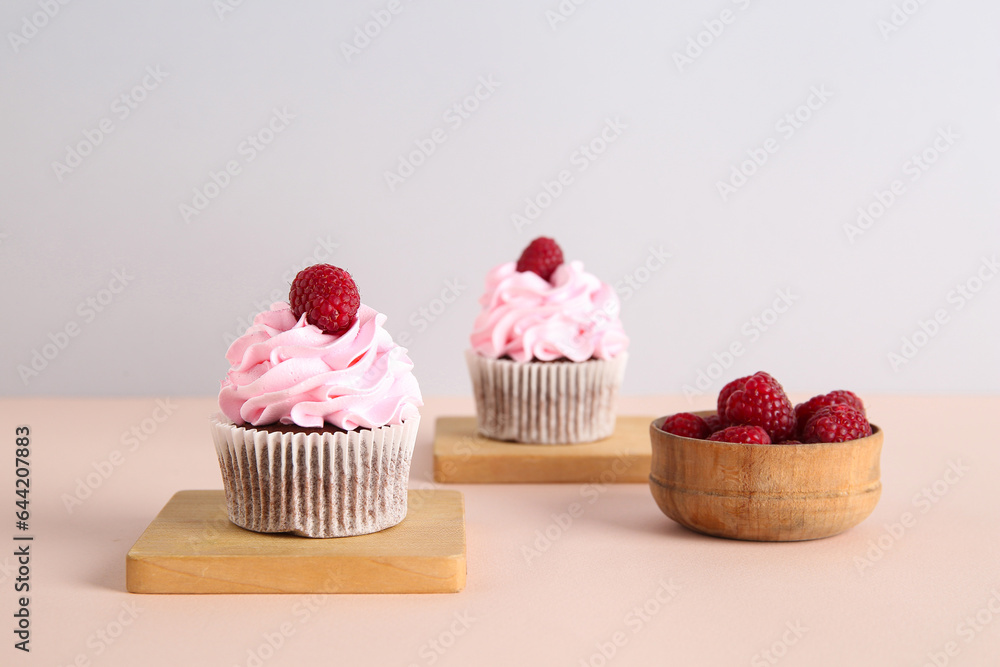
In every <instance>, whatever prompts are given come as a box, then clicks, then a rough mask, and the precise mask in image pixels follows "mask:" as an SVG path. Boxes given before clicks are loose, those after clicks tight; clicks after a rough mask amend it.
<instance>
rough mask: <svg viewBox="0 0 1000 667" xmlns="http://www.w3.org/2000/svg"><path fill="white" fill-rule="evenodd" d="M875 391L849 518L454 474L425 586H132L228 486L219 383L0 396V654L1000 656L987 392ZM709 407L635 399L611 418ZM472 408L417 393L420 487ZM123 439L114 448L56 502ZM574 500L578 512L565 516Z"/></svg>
mask: <svg viewBox="0 0 1000 667" xmlns="http://www.w3.org/2000/svg"><path fill="white" fill-rule="evenodd" d="M793 398H802V397H795V396H793ZM867 398H868V400H867V403H868V406H869V413H870V415H871V416H872V418H873V420H874V421H876V422H877V423H879V424H880V425H881V426H882V427H883V428H884V429H885V432H886V439H885V448H884V451H883V455H882V480H883V484H884V489H883V494H882V500H881V502H880V504H879V506H878V507H877V508H876V510H875V513H874V514H873V515H872V516H871V517H870V518H869V519H867V520H866V521H865V522H864V523H862V524H861V525H860V526H858V527H856V528H854V529H853V530H850V531H848V532H846V533H844V534H842V535H839V536H836V537H833V538H830V539H825V540H819V541H815V542H803V543H790V544H758V543H744V542H735V541H727V540H719V539H713V538H709V537H703V536H700V535H697V534H694V533H690V532H688V531H686V530H684V529H682V528H680V527H679V526H677V525H675V524H673V523H672V522H671V521H670V520H668V519H667V518H666V517H665V516H663V515H662V514H661V513H660V511H659V510H658V509H657V507H656V505H655V504H654V502H653V500H652V497H651V496H650V493H649V490H648V488H647V487H646V486H645V485H643V484H631V485H620V486H613V487H605V488H599V487H594V486H590V487H586V486H583V485H576V484H570V485H538V486H525V485H481V486H479V485H456V486H454V487H449V488H457V489H459V490H461V491H462V492H464V494H465V499H466V507H467V512H468V514H467V539H468V586H467V588H466V589H465V591H463V592H462V593H459V594H454V595H432V596H422V595H414V596H403V595H385V596H358V595H349V596H348V595H345V596H297V595H295V596H293V595H288V596H281V595H278V596H274V595H243V596H139V595H130V594H128V593H126V592H125V553H126V552H127V551H128V549H129V547H130V546H131V545H132V543H133V542H134V541H135V540H136V538H137V537H138V536H139V534H140V533H141V532H142V531H143V529H144V528H145V527H146V525H147V524H148V523H149V521H150V520H151V519H152V518H153V516H154V515H155V514H156V513H157V512H158V511H159V510H160V508H161V507H162V506H163V505H164V503H166V501H167V499H168V498H170V496H171V495H172V494H173V493H174V492H175V491H178V490H181V489H207V488H221V479H220V474H219V469H218V465H217V461H216V457H215V452H214V449H213V447H212V444H211V440H210V438H209V431H208V424H207V416H208V415H209V414H210V413H211V412H213V411H214V405H215V403H214V399H212V398H184V399H179V398H171V399H169V400H166V399H163V398H161V399H155V398H130V399H11V398H6V399H2V400H0V433H2V434H4V435H3V437H4V438H5V439H6V440H7V441H8V442H7V452H8V455H7V457H6V459H7V461H6V462H5V464H4V466H5V470H6V472H5V474H4V476H3V479H4V480H6V482H5V485H6V486H7V487H8V490H7V491H5V492H4V493H2V494H0V497H3V498H7V503H8V505H9V508H8V510H9V511H8V512H6V514H5V515H4V514H0V516H6V519H4V521H3V522H2V523H0V526H3V528H2V530H0V540H3V541H4V542H6V543H7V545H8V546H7V547H4V548H2V549H0V590H2V591H3V593H2V594H0V598H2V609H3V617H4V618H6V619H7V620H6V621H4V622H3V623H0V630H3V636H5V637H7V639H6V641H5V646H3V647H2V648H0V656H2V657H0V664H2V665H9V664H32V665H34V664H37V665H46V666H56V665H59V666H64V665H70V664H78V665H88V664H92V665H135V666H145V667H152V666H155V665H213V666H214V665H221V666H226V667H229V666H231V665H243V666H254V665H258V666H259V665H268V666H269V667H270V666H275V665H313V664H316V665H319V664H323V665H333V664H335V665H362V664H365V665H401V666H403V667H405V666H407V665H420V666H424V665H427V666H429V665H520V664H538V665H571V666H577V665H593V666H595V667H599V666H600V665H640V664H658V665H659V664H664V665H665V664H670V665H751V666H755V665H772V664H781V665H788V666H792V665H810V666H812V665H837V666H844V665H924V664H925V663H926V664H935V662H933V661H932V658H933V659H934V660H936V662H937V664H938V665H942V664H949V665H970V666H972V665H975V666H979V665H1000V509H998V500H1000V438H998V437H997V434H998V433H1000V430H998V426H997V423H996V422H997V419H998V415H1000V398H997V397H990V398H983V397H963V398H959V397H952V398H932V397H889V396H882V397H880V396H872V397H867ZM708 403H710V401H701V402H699V403H696V404H695V405H694V406H689V405H688V403H687V402H686V400H685V399H684V398H682V397H676V396H675V397H662V398H652V397H643V398H626V399H624V400H623V401H622V413H623V414H665V413H668V412H675V411H678V410H682V409H689V407H695V408H701V407H708ZM158 407H159V410H158V409H157V408H158ZM471 412H472V404H471V400H468V399H444V398H433V399H429V400H428V401H427V406H426V408H425V409H424V410H423V415H424V417H423V419H424V421H423V423H422V425H421V433H420V439H419V441H418V443H417V452H416V454H415V457H414V463H413V472H412V476H411V482H410V484H411V487H412V488H429V487H432V486H434V484H433V482H432V477H431V438H432V436H433V429H434V420H435V417H436V416H438V415H441V414H471ZM167 413H169V414H167ZM154 416H155V417H160V418H161V419H162V422H161V423H157V422H156V421H155V420H154ZM19 424H29V425H30V426H31V428H32V436H33V440H32V441H33V446H32V449H33V455H32V464H33V471H32V483H33V486H32V495H31V510H32V519H31V521H32V531H31V532H32V533H33V534H34V535H35V537H36V540H35V542H34V543H33V544H32V554H33V560H32V573H31V586H32V590H31V614H32V633H33V634H32V642H31V647H32V652H31V653H30V654H29V655H24V654H23V653H21V652H20V651H16V650H14V649H13V643H14V639H13V634H12V629H13V626H14V621H13V618H12V615H11V614H12V613H13V610H14V605H15V593H14V591H13V584H14V577H16V576H17V575H16V573H14V569H13V567H12V566H13V564H14V558H13V556H12V554H13V550H14V548H13V544H14V542H13V540H12V536H13V534H14V533H15V532H16V531H15V530H14V525H13V524H14V521H15V518H14V500H15V497H14V494H13V486H14V482H13V479H14V474H13V464H14V462H13V459H14V427H15V425H19ZM143 427H145V428H146V430H147V431H150V432H151V433H150V434H149V435H146V434H142V428H143ZM133 428H135V429H138V433H140V434H142V439H140V438H133V437H132V436H130V435H128V434H129V432H130V430H132V429H133ZM115 450H118V452H119V453H120V455H119V456H115V457H114V460H115V461H117V462H118V464H119V465H117V466H115V465H113V464H112V471H111V472H110V474H108V475H107V479H103V478H102V479H100V482H99V484H96V488H95V489H93V490H92V491H91V495H90V496H89V497H88V498H86V499H85V500H83V501H82V503H80V504H79V505H73V506H72V511H69V509H68V508H67V506H66V504H65V502H66V498H68V497H71V495H72V494H73V493H74V489H75V487H77V485H78V480H82V481H84V482H85V480H86V477H87V475H88V473H91V472H94V471H95V466H96V468H101V467H103V468H104V472H105V473H107V472H108V467H107V465H104V466H102V465H101V463H102V462H103V461H107V460H108V459H109V457H111V456H112V452H113V451H115ZM949 470H951V471H952V472H949ZM956 470H957V471H960V472H954V471H956ZM90 481H91V482H96V481H97V478H96V477H91V480H90ZM925 489H926V493H927V495H926V496H924V497H922V496H921V493H923V492H924V490H925ZM81 495H83V494H81ZM573 503H579V504H580V505H581V506H582V508H583V513H582V515H579V516H578V517H577V518H575V519H573V520H571V521H570V522H568V523H567V521H566V517H565V516H561V515H564V514H565V513H566V512H567V509H568V508H569V507H570V505H572V504H573ZM578 514H579V513H578ZM904 519H905V520H906V523H907V525H906V526H903V525H902V524H900V522H901V521H902V520H904ZM893 524H897V525H896V526H895V527H893ZM546 532H548V533H549V535H550V536H552V537H554V538H555V539H554V540H553V541H551V542H550V543H549V544H546V543H544V542H542V541H539V535H540V534H544V533H546ZM879 544H881V547H880V546H879ZM536 547H537V549H536ZM526 548H527V549H535V553H534V554H533V555H532V557H530V559H529V557H528V556H526V553H527V552H526ZM529 560H530V562H529ZM643 607H645V611H644V610H643ZM977 619H978V620H977ZM272 645H274V646H276V648H272ZM948 650H950V651H951V653H952V655H950V656H949V655H948V654H947V651H948ZM602 651H603V653H602ZM765 651H770V652H769V653H766V654H765ZM605 654H607V655H609V656H610V657H605Z"/></svg>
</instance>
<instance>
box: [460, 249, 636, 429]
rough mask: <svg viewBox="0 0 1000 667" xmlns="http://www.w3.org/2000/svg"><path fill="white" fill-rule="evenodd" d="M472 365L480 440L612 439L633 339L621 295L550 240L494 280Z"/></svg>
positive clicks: (474, 338) (479, 320)
mask: <svg viewBox="0 0 1000 667" xmlns="http://www.w3.org/2000/svg"><path fill="white" fill-rule="evenodd" d="M479 303H480V305H481V306H482V310H481V311H480V313H479V315H478V316H477V317H476V321H475V323H474V325H473V332H472V335H471V336H470V345H471V347H470V349H469V350H468V351H467V352H466V362H467V363H468V366H469V374H470V376H471V378H472V386H473V393H474V396H475V399H476V415H477V428H478V432H479V434H480V435H483V436H486V437H487V438H492V439H494V440H500V441H508V442H520V443H533V444H546V445H549V444H571V443H580V442H591V441H594V440H600V439H602V438H606V437H608V436H610V435H611V434H612V433H613V432H614V428H615V403H616V398H617V395H618V389H619V387H620V386H621V383H622V378H623V376H624V374H625V363H626V361H627V358H628V355H627V353H626V350H627V348H628V342H629V341H628V337H627V336H626V335H625V331H624V329H623V327H622V323H621V320H620V319H619V317H618V311H619V309H620V303H619V301H618V296H617V294H615V291H614V289H613V288H612V287H611V286H610V285H608V284H607V283H604V282H602V281H601V280H600V279H598V278H597V277H596V276H594V275H593V274H591V273H588V272H587V271H585V270H584V268H583V263H582V262H579V261H571V262H566V261H565V260H564V257H563V252H562V249H561V248H560V247H559V245H558V244H557V243H556V242H555V241H553V240H552V239H550V238H547V237H540V238H537V239H535V240H534V241H532V242H531V244H530V245H528V247H527V248H525V250H524V252H523V253H522V254H521V257H520V259H519V260H518V261H517V262H505V263H503V264H500V265H499V266H497V267H495V268H494V269H493V270H492V271H490V272H489V274H487V276H486V291H485V293H484V294H483V296H482V297H480V299H479Z"/></svg>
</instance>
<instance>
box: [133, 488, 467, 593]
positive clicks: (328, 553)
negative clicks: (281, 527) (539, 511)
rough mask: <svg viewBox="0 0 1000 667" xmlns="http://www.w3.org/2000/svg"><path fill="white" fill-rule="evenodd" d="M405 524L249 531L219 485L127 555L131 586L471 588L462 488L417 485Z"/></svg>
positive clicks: (203, 589) (181, 504)
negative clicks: (377, 528) (370, 529)
mask: <svg viewBox="0 0 1000 667" xmlns="http://www.w3.org/2000/svg"><path fill="white" fill-rule="evenodd" d="M408 503H409V510H408V513H407V516H406V518H405V519H404V520H403V522H402V523H400V524H399V525H396V526H393V527H392V528H388V529H386V530H383V531H381V532H378V533H372V534H370V535H359V536H357V537H338V538H329V539H313V538H307V537H297V536H294V535H289V534H264V533H254V532H251V531H249V530H244V529H242V528H239V527H238V526H236V525H234V524H233V523H231V522H230V521H229V519H228V518H227V514H226V498H225V495H224V494H223V492H222V491H221V490H219V491H180V492H178V493H177V494H175V495H174V497H173V498H171V499H170V501H169V502H168V503H167V505H166V506H165V507H164V508H163V510H162V511H161V512H160V514H159V515H158V516H157V517H156V519H154V520H153V522H152V523H151V524H150V525H149V527H148V528H147V529H146V531H145V532H144V533H143V534H142V536H141V537H139V539H138V541H137V542H136V543H135V545H134V546H133V547H132V549H131V550H130V551H129V552H128V556H127V557H126V587H127V588H128V590H129V591H130V592H132V593H454V592H457V591H460V590H462V588H464V586H465V574H466V572H465V568H466V560H465V505H464V500H463V498H462V494H461V493H459V492H457V491H441V490H427V491H410V492H409V501H408Z"/></svg>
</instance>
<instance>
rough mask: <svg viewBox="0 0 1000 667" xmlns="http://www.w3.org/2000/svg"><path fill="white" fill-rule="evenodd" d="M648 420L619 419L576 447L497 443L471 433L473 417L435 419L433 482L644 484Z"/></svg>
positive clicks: (649, 448) (648, 449)
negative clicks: (606, 434)
mask: <svg viewBox="0 0 1000 667" xmlns="http://www.w3.org/2000/svg"><path fill="white" fill-rule="evenodd" d="M653 419H654V418H653V417H618V419H617V421H616V423H615V432H614V434H613V435H612V436H611V437H610V438H605V439H604V440H599V441H597V442H587V443H582V444H577V445H525V444H520V443H514V442H500V441H498V440H491V439H490V438H485V437H483V436H481V435H479V434H478V433H477V432H476V418H475V417H440V418H438V420H437V427H436V430H435V433H434V479H435V480H436V481H438V482H446V483H455V484H458V483H488V484H496V483H524V482H532V483H546V482H581V483H582V482H602V483H623V482H635V483H643V484H645V483H647V482H648V481H649V466H650V459H651V458H652V446H651V445H650V441H649V424H650V422H652V421H653Z"/></svg>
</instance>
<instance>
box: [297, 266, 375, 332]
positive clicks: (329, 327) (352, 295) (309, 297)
mask: <svg viewBox="0 0 1000 667" xmlns="http://www.w3.org/2000/svg"><path fill="white" fill-rule="evenodd" d="M288 301H289V303H290V304H291V306H292V314H293V315H294V316H295V317H296V318H299V317H302V313H305V314H306V321H307V322H308V323H309V324H314V325H316V326H317V327H319V328H320V329H322V330H323V331H325V332H326V333H328V334H332V335H337V334H339V333H342V332H344V331H347V329H349V328H350V327H351V324H352V323H353V322H354V317H355V316H356V315H357V314H358V308H359V307H360V306H361V297H360V296H359V295H358V286H357V285H355V284H354V279H353V278H351V274H350V273H348V272H347V271H345V270H343V269H340V268H337V267H336V266H331V265H330V264H315V265H313V266H310V267H306V268H304V269H302V270H301V271H299V274H298V275H297V276H295V280H293V281H292V289H291V291H289V293H288Z"/></svg>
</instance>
